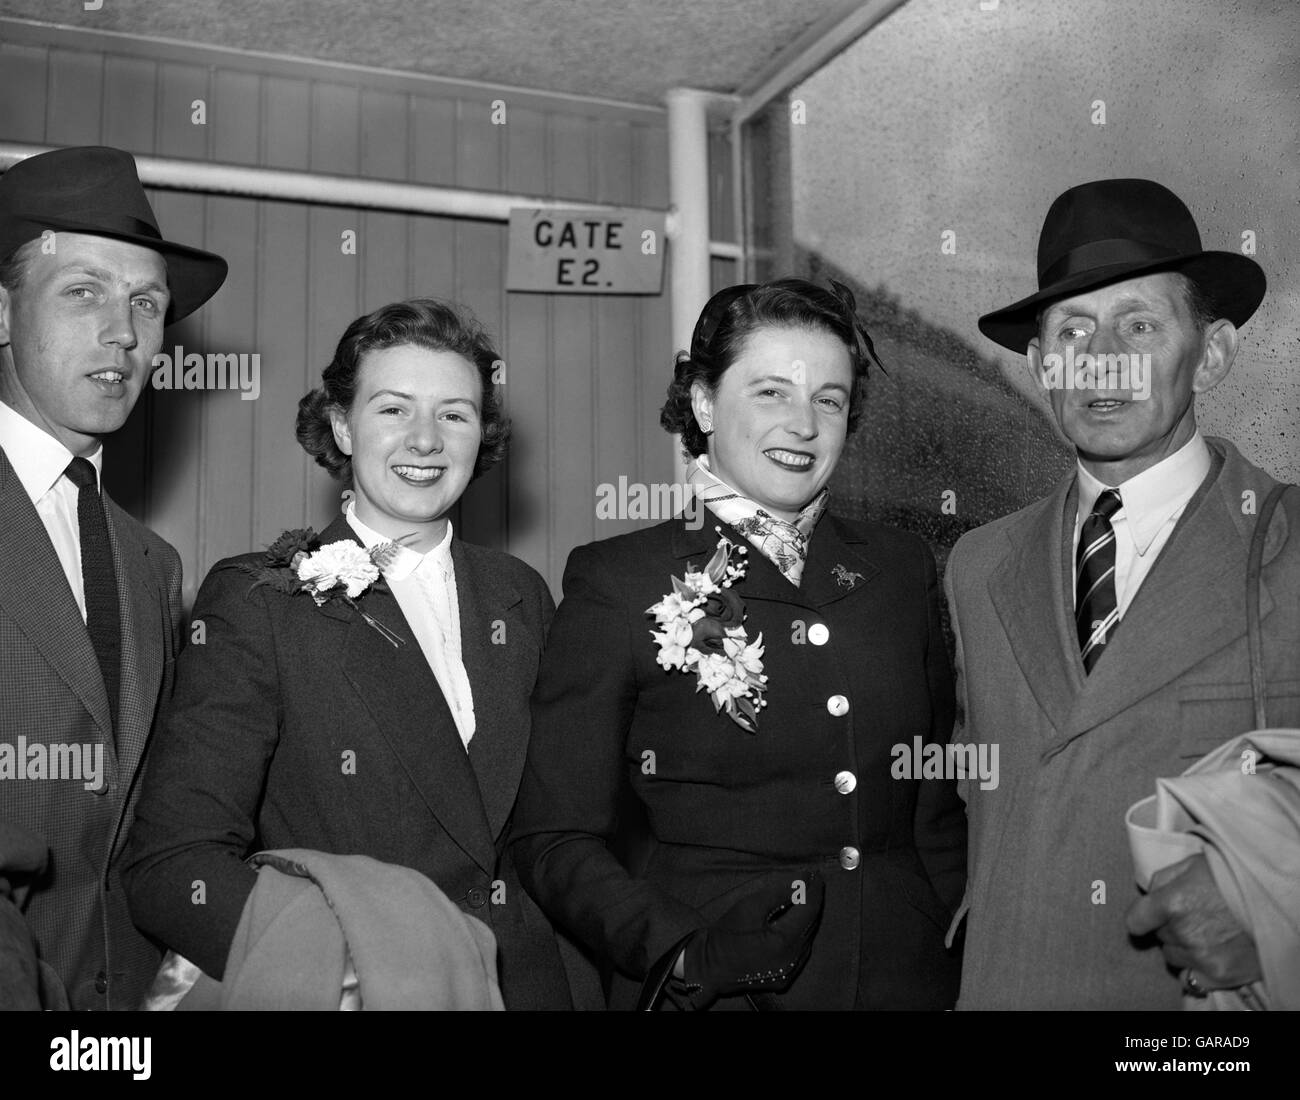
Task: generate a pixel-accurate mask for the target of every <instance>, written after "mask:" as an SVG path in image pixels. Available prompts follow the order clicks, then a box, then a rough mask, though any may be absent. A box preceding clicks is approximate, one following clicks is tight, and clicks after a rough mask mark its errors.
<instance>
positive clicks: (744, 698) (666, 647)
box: [646, 527, 767, 733]
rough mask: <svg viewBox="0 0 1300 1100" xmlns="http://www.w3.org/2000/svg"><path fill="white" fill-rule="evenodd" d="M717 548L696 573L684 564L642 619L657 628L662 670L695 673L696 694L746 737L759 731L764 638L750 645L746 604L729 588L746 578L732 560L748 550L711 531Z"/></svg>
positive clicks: (654, 635)
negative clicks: (702, 694)
mask: <svg viewBox="0 0 1300 1100" xmlns="http://www.w3.org/2000/svg"><path fill="white" fill-rule="evenodd" d="M715 530H716V531H717V532H718V534H719V536H721V537H720V538H719V541H718V549H717V551H716V552H715V553H714V555H713V557H712V558H711V559H710V560H709V564H708V565H706V566H705V567H704V571H703V572H700V571H698V570H696V569H694V568H693V567H692V566H690V565H688V566H687V567H686V576H684V577H682V578H680V579H679V578H677V577H673V578H672V582H673V590H672V591H671V592H670V593H668V595H666V596H664V598H663V599H662V600H660V601H659V602H658V603H657V604H655V605H654V606H653V607H651V608H648V609H647V611H646V614H647V615H653V616H654V617H655V623H656V625H657V626H658V627H659V629H658V630H652V631H650V636H651V637H652V638H654V640H655V642H656V643H657V644H658V646H659V656H658V657H657V658H656V660H657V661H658V663H659V664H660V665H661V666H663V668H664V669H665V670H668V671H671V670H672V669H677V670H678V671H680V672H694V673H696V675H697V677H698V686H697V687H696V689H695V690H696V691H707V692H708V693H709V695H710V697H711V698H712V699H713V706H714V709H715V710H716V711H718V712H721V711H723V710H724V709H725V710H726V712H727V717H728V718H730V719H731V720H732V721H733V722H735V723H736V725H738V726H739V727H740V728H741V729H743V730H745V731H746V732H747V733H757V732H758V711H759V709H760V708H761V707H764V706H766V705H767V701H766V700H765V699H764V698H763V692H765V691H766V690H767V687H766V683H767V677H766V676H764V675H763V661H762V656H763V635H762V634H760V635H759V636H758V637H757V638H756V639H755V640H754V641H752V642H751V641H749V639H748V637H747V635H746V634H745V628H744V626H743V625H742V624H743V623H744V621H745V605H744V604H743V603H742V602H741V599H740V597H739V596H738V595H736V593H735V592H734V591H732V588H731V586H732V584H733V583H734V582H736V581H737V580H739V579H740V578H741V577H743V576H744V575H745V562H744V561H743V560H735V559H736V558H737V557H738V555H740V554H745V553H746V552H747V549H746V547H744V546H737V545H736V544H735V543H733V542H732V541H731V540H730V539H728V538H727V537H726V536H724V535H722V529H721V528H720V527H719V528H715Z"/></svg>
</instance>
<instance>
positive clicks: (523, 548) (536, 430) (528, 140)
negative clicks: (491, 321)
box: [504, 107, 563, 591]
mask: <svg viewBox="0 0 1300 1100" xmlns="http://www.w3.org/2000/svg"><path fill="white" fill-rule="evenodd" d="M505 158H506V178H505V181H504V185H505V187H506V188H507V189H508V190H510V191H513V192H517V193H521V194H525V195H539V194H544V193H545V191H546V188H547V175H548V171H547V115H546V114H545V112H542V111H533V110H529V109H527V108H524V107H516V108H515V109H514V111H513V113H512V114H511V115H510V124H509V126H508V127H507V130H506V154H505ZM508 298H509V314H510V316H509V325H508V332H507V334H506V336H507V341H506V349H505V358H506V387H505V401H506V408H507V410H508V411H509V413H510V417H511V421H512V425H513V429H514V435H513V437H512V438H511V441H510V454H509V457H508V458H507V459H506V466H507V470H506V473H507V483H508V484H507V494H508V497H507V499H508V508H507V513H508V515H509V522H510V527H509V532H508V536H509V541H508V546H509V548H510V552H511V553H513V554H516V555H518V556H519V557H521V558H523V559H524V560H525V561H527V562H529V563H530V564H532V565H533V566H535V567H536V568H538V569H540V570H541V571H542V572H543V574H549V573H550V572H551V570H550V563H549V558H550V548H551V537H552V527H551V503H550V502H551V492H552V487H551V477H550V465H551V452H552V450H553V449H554V446H555V439H554V436H553V433H552V431H551V430H550V427H549V425H548V422H547V409H548V405H549V400H550V390H551V377H550V371H551V366H552V360H551V357H550V355H549V354H548V353H547V348H548V345H549V332H550V310H549V308H548V299H547V297H546V296H545V295H543V294H519V293H516V294H510V295H508ZM560 565H561V566H562V565H563V561H561V563H560ZM555 587H556V589H557V591H558V587H559V586H558V582H557V583H556V584H555Z"/></svg>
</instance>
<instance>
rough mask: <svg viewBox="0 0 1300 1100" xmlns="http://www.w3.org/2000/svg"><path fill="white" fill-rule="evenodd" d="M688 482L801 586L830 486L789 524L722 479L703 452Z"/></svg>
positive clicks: (716, 511) (728, 521)
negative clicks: (815, 530)
mask: <svg viewBox="0 0 1300 1100" xmlns="http://www.w3.org/2000/svg"><path fill="white" fill-rule="evenodd" d="M687 481H689V482H690V484H691V486H692V487H693V488H694V490H695V493H696V495H697V496H698V497H699V498H700V500H701V502H703V503H704V504H705V505H707V506H708V508H709V510H710V511H711V512H713V514H714V515H716V516H717V517H718V518H719V519H720V520H722V522H723V523H729V524H730V525H731V526H732V527H734V528H735V529H736V530H737V531H739V532H740V533H741V534H742V535H744V536H745V538H747V539H748V540H749V541H750V543H751V545H752V546H753V547H754V549H755V550H757V551H758V552H759V553H760V554H762V555H763V557H765V558H767V560H768V561H770V562H771V563H772V564H773V565H775V566H776V567H777V568H778V569H779V570H781V575H782V576H784V577H785V579H786V580H788V581H789V582H790V583H791V584H792V585H794V586H795V587H796V588H798V587H799V579H800V577H802V576H803V567H804V563H805V562H807V560H808V540H809V539H810V538H812V533H813V529H814V528H815V527H816V526H817V521H818V520H819V519H821V516H822V513H823V512H824V511H826V498H827V496H828V495H829V494H828V492H827V490H826V489H823V490H822V491H821V492H820V493H818V494H817V495H816V496H815V497H813V499H812V501H811V502H810V503H808V504H807V505H805V507H804V508H803V510H802V511H801V512H800V513H799V515H798V516H796V517H795V521H794V522H793V523H787V522H786V521H785V520H783V519H781V518H779V517H778V516H774V515H772V514H771V513H770V512H766V511H764V510H763V509H762V508H760V507H759V506H758V505H757V504H755V503H754V502H753V501H752V500H750V499H749V498H748V497H745V496H741V494H740V493H738V492H736V490H735V489H733V488H732V487H731V486H730V485H728V484H726V483H725V482H723V481H719V480H718V478H717V477H715V476H714V474H713V472H712V471H711V470H710V469H709V457H708V455H700V456H699V458H697V459H696V460H695V463H694V465H692V467H691V470H690V473H689V474H688V476H687Z"/></svg>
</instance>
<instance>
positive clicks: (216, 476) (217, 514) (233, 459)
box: [185, 72, 261, 561]
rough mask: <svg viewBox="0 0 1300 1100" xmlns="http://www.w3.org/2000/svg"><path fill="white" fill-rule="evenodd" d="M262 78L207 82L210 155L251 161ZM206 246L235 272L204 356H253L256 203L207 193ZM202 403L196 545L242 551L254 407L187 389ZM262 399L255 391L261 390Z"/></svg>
mask: <svg viewBox="0 0 1300 1100" xmlns="http://www.w3.org/2000/svg"><path fill="white" fill-rule="evenodd" d="M260 83H261V82H260V78H258V77H257V76H256V75H254V74H252V73H241V72H217V73H216V74H214V76H213V80H212V102H211V103H210V104H209V114H208V126H209V128H210V131H211V139H212V156H213V159H215V160H218V161H223V162H226V161H228V162H232V163H235V164H251V163H256V162H257V158H258V156H259V154H260V145H261V142H260V140H259V134H258V125H257V124H258V120H259V117H260V114H259V108H260V106H261V88H260ZM207 247H208V248H210V249H211V250H212V251H214V252H216V253H218V254H219V255H221V256H224V257H225V258H226V260H227V262H228V263H229V264H230V268H231V270H232V271H238V272H240V277H239V278H237V279H233V280H230V281H229V282H228V283H227V285H226V286H225V287H224V288H223V289H222V291H221V293H219V294H218V295H217V296H216V297H215V298H214V299H213V300H212V301H211V302H209V303H208V305H207V306H206V307H205V313H206V317H205V321H206V324H207V336H208V339H207V341H206V344H205V346H204V347H203V348H202V349H201V350H202V351H204V352H206V353H208V354H218V355H232V354H233V355H251V354H252V353H253V352H255V351H256V350H257V315H258V308H259V304H260V293H259V292H260V284H259V280H258V278H257V252H258V211H257V203H252V202H248V201H246V200H243V199H227V198H220V197H213V198H210V199H209V200H208V242H207ZM185 396H186V400H189V401H197V402H198V403H199V404H200V405H201V406H202V408H203V414H204V435H205V438H206V439H207V441H208V445H207V449H206V453H205V463H204V467H203V469H202V471H201V477H202V479H203V480H202V486H203V488H202V495H203V499H204V500H205V501H206V509H205V513H204V516H203V521H204V523H203V527H202V548H203V550H204V551H205V554H206V557H207V559H208V560H211V561H216V560H218V559H220V558H223V557H228V556H229V555H231V554H242V553H244V552H245V551H246V550H248V549H249V548H250V547H251V546H252V545H253V529H254V526H255V524H254V522H253V505H252V487H253V484H254V482H255V481H256V480H257V471H258V466H259V459H260V456H259V455H258V454H257V453H256V447H255V441H256V435H255V432H254V427H255V424H254V410H255V406H256V402H254V401H245V400H244V399H243V398H242V397H241V395H240V393H239V391H238V390H237V389H235V390H216V389H214V390H207V391H201V392H199V393H187V394H186V395H185ZM259 400H260V395H259Z"/></svg>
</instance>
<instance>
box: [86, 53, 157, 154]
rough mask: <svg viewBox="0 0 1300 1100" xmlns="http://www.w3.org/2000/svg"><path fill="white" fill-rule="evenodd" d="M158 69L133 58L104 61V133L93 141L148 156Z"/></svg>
mask: <svg viewBox="0 0 1300 1100" xmlns="http://www.w3.org/2000/svg"><path fill="white" fill-rule="evenodd" d="M157 77H158V66H157V65H156V64H155V63H154V62H152V61H142V60H140V59H139V58H134V57H106V58H105V59H104V129H103V134H102V136H101V137H99V138H98V139H97V140H100V141H102V142H103V143H104V144H105V145H115V146H117V147H118V148H120V149H132V150H134V151H136V152H139V153H152V152H153V144H154V112H155V110H156V109H157V99H158V95H157V88H156V87H155V82H156V80H157Z"/></svg>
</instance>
